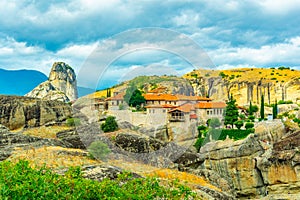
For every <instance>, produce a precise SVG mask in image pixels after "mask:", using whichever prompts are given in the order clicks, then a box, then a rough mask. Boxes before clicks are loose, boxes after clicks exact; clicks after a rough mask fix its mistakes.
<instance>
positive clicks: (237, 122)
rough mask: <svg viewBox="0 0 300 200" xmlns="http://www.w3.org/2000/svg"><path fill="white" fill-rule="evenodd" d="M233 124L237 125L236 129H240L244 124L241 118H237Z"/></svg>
mask: <svg viewBox="0 0 300 200" xmlns="http://www.w3.org/2000/svg"><path fill="white" fill-rule="evenodd" d="M234 125H235V126H236V127H237V129H239V130H240V129H241V128H242V126H243V125H244V122H243V121H242V120H238V121H236V122H234Z"/></svg>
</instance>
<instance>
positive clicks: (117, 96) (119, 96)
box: [106, 93, 125, 101]
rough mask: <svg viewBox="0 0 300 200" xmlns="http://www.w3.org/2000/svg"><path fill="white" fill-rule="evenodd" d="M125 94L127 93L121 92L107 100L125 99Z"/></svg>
mask: <svg viewBox="0 0 300 200" xmlns="http://www.w3.org/2000/svg"><path fill="white" fill-rule="evenodd" d="M124 95H125V93H119V94H117V95H116V96H113V97H109V98H107V99H106V100H108V101H110V100H123V99H124Z"/></svg>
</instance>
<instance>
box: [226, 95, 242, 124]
mask: <svg viewBox="0 0 300 200" xmlns="http://www.w3.org/2000/svg"><path fill="white" fill-rule="evenodd" d="M235 103H236V100H235V99H233V97H232V95H231V97H230V100H229V101H228V102H227V103H226V104H227V106H226V109H225V121H224V124H225V125H228V124H230V125H231V127H232V128H233V125H234V122H236V121H237V120H238V117H239V111H238V108H237V107H236V104H235Z"/></svg>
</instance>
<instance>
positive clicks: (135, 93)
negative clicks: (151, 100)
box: [124, 85, 146, 107]
mask: <svg viewBox="0 0 300 200" xmlns="http://www.w3.org/2000/svg"><path fill="white" fill-rule="evenodd" d="M124 100H125V101H126V103H127V104H128V105H130V106H133V107H136V106H141V104H143V103H145V102H146V100H145V98H144V96H143V95H142V92H141V91H140V90H138V89H137V87H136V86H134V85H131V86H130V87H129V88H128V89H127V90H126V94H125V96H124Z"/></svg>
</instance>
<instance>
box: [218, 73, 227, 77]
mask: <svg viewBox="0 0 300 200" xmlns="http://www.w3.org/2000/svg"><path fill="white" fill-rule="evenodd" d="M219 76H221V77H222V78H226V77H228V75H226V74H225V73H224V72H220V73H219Z"/></svg>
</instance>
